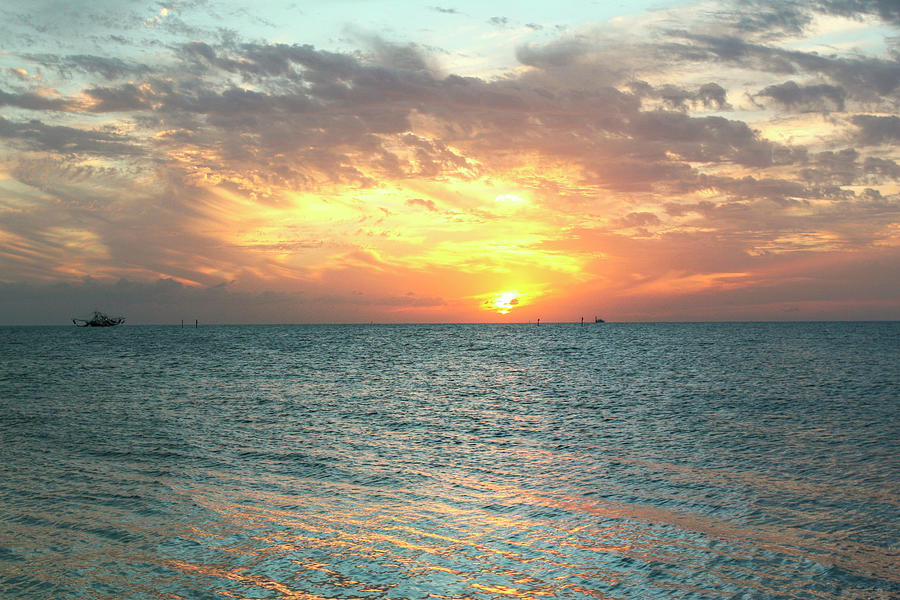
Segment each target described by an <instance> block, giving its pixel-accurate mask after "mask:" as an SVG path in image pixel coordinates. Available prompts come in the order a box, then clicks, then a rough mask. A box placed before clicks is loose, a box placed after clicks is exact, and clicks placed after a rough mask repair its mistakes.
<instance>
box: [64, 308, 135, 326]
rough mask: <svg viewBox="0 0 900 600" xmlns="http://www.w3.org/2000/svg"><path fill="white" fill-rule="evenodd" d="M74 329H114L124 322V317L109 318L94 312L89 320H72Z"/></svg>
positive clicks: (97, 311)
mask: <svg viewBox="0 0 900 600" xmlns="http://www.w3.org/2000/svg"><path fill="white" fill-rule="evenodd" d="M72 322H73V323H74V324H75V326H76V327H115V326H116V325H121V324H122V323H124V322H125V317H110V316H109V315H107V314H105V313H102V312H100V311H99V310H95V311H94V314H93V315H92V316H91V318H90V319H72Z"/></svg>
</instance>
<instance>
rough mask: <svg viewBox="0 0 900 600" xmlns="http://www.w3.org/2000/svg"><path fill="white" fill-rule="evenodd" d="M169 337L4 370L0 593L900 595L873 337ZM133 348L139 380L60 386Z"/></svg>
mask: <svg viewBox="0 0 900 600" xmlns="http://www.w3.org/2000/svg"><path fill="white" fill-rule="evenodd" d="M809 327H813V326H809ZM148 331H149V333H147V332H136V331H129V330H122V331H118V332H115V333H114V335H116V336H124V337H123V341H122V343H121V344H120V347H119V348H118V349H116V348H115V344H110V343H109V340H107V342H106V343H104V344H93V345H87V344H84V341H83V340H80V339H78V338H72V339H71V340H70V343H69V346H66V347H65V348H63V349H62V350H58V352H57V354H58V360H56V361H53V360H48V359H47V357H46V355H38V354H34V355H29V354H28V352H27V351H26V352H25V353H22V352H18V353H16V354H15V355H13V354H10V355H9V356H11V357H12V358H11V359H10V360H9V361H8V365H7V363H3V364H2V365H0V369H4V368H8V369H9V372H10V373H16V374H17V375H16V377H17V378H22V377H24V379H22V380H21V383H17V384H16V385H12V384H10V383H9V382H10V381H13V379H12V378H11V377H7V378H6V379H4V378H3V377H0V392H2V393H0V407H2V411H3V412H2V415H0V416H2V417H3V418H2V419H0V429H2V431H0V433H2V435H3V440H4V444H3V445H2V446H0V453H2V454H0V459H2V460H0V590H4V591H5V590H14V591H15V594H16V596H14V597H17V598H26V599H38V598H40V599H43V598H60V599H67V600H68V599H82V598H90V599H92V600H93V599H100V600H106V599H110V600H112V599H114V598H115V599H121V598H125V599H127V600H149V599H156V598H183V599H193V598H222V597H225V598H286V599H294V598H307V599H312V598H391V599H402V598H458V599H496V598H535V599H541V598H551V597H553V598H593V599H596V598H602V599H606V600H625V599H632V598H641V599H644V598H649V599H653V598H660V599H662V598H665V599H670V598H676V599H677V598H685V599H689V598H690V599H695V598H747V597H752V598H757V597H760V598H768V597H772V598H792V599H798V598H817V599H823V600H848V599H849V600H852V599H859V600H863V599H865V600H873V599H875V600H881V598H885V599H886V598H892V597H900V575H898V573H900V569H898V568H897V567H898V562H900V557H898V553H897V550H896V548H897V547H898V543H900V531H898V528H897V520H896V517H897V508H898V504H900V500H898V498H900V488H898V481H900V478H898V477H897V473H900V468H898V460H897V458H896V457H895V452H893V450H895V441H896V440H895V435H893V434H895V433H896V425H897V415H896V398H895V397H891V396H890V394H889V392H888V391H887V390H891V389H894V390H895V389H897V388H898V386H900V382H898V381H897V376H898V375H897V370H896V369H894V368H893V366H895V364H896V363H894V362H892V360H893V359H888V360H884V361H883V362H882V363H879V362H878V357H885V356H886V357H890V356H892V355H891V354H890V352H891V349H890V348H892V347H893V346H890V345H889V344H885V345H884V346H883V347H880V350H879V351H876V349H875V348H874V347H873V344H874V342H873V340H876V339H877V331H881V330H877V331H875V330H871V331H868V332H866V333H865V335H862V334H860V335H859V336H858V339H857V342H856V343H857V346H856V347H855V349H854V348H843V347H830V346H828V345H827V344H828V342H827V340H826V341H822V339H821V338H820V337H816V336H815V335H813V333H810V332H811V331H813V332H814V328H813V329H809V328H806V329H804V328H801V329H799V330H791V331H788V332H787V333H785V334H784V335H783V336H782V337H781V338H780V339H778V340H774V341H772V342H771V344H770V343H769V341H768V340H769V338H770V337H772V336H773V335H775V334H777V332H774V333H773V331H771V330H769V329H766V335H759V333H760V332H759V331H757V330H755V329H754V328H753V327H750V328H749V330H748V331H749V333H748V332H747V331H745V332H744V333H741V332H742V331H744V330H741V329H735V330H728V335H729V336H730V337H729V340H730V343H729V344H728V345H713V346H710V345H708V344H707V345H702V344H700V343H699V342H700V341H704V340H707V339H708V338H709V337H710V335H711V334H714V333H716V331H717V330H716V328H715V327H706V328H705V329H702V331H699V332H698V331H696V330H694V329H691V328H689V327H687V328H681V329H679V328H669V327H667V326H653V327H650V326H647V327H644V328H638V329H630V328H628V327H625V326H623V327H619V328H616V327H607V328H603V329H597V328H594V329H590V328H571V329H564V328H554V327H550V326H548V327H546V328H545V327H544V326H542V327H541V329H540V331H536V330H535V329H526V328H518V329H517V328H477V327H473V328H466V327H457V328H440V327H422V328H407V329H404V328H386V329H383V330H382V329H378V328H371V329H362V328H361V329H353V328H349V329H348V328H343V329H342V328H256V329H254V328H246V329H243V328H235V329H232V330H228V329H227V328H222V329H220V330H217V329H215V328H210V329H208V330H206V331H204V330H197V331H196V332H192V333H191V334H190V335H192V336H197V338H196V339H194V338H190V339H182V338H175V337H174V336H175V335H183V334H182V333H180V332H170V331H168V330H162V329H161V330H159V331H156V330H148ZM363 332H364V333H365V335H362V333H363ZM754 332H755V333H754ZM138 333H140V335H138ZM719 333H721V332H719ZM742 335H743V336H744V337H745V338H746V339H747V340H751V339H752V345H751V344H749V342H748V343H746V344H742V343H741V339H743V338H742V337H741V336H742ZM128 336H133V337H130V338H128V339H125V338H127V337H128ZM154 336H156V337H154ZM804 336H806V337H804ZM61 339H62V340H63V342H65V339H66V338H65V337H62V338H61ZM192 340H193V341H192ZM356 341H358V342H359V343H360V344H363V345H361V346H360V345H356V346H354V343H356ZM63 342H60V340H59V339H56V340H54V341H53V344H60V343H63ZM42 343H45V345H46V344H49V343H50V342H48V341H47V340H44V342H42ZM842 343H846V340H845V341H844V342H842ZM178 344H181V346H178ZM767 344H769V345H768V346H766V345H767ZM817 344H819V345H818V346H817ZM822 344H825V346H821V345H822ZM760 345H763V346H766V348H763V349H760ZM792 346H793V347H795V348H797V350H798V353H797V356H802V357H803V359H802V360H803V361H812V362H814V363H817V364H818V366H817V367H816V368H815V372H816V378H815V380H812V379H810V378H808V377H807V378H806V379H804V378H802V377H798V378H797V379H796V380H795V379H792V378H790V377H781V376H777V377H776V376H775V375H773V376H772V378H770V379H765V380H760V378H759V373H775V372H776V370H773V366H772V365H773V364H775V363H777V366H778V369H780V371H778V372H779V373H780V372H783V371H785V370H786V371H788V372H795V373H799V372H800V371H801V369H802V368H803V367H804V364H805V363H804V364H801V363H800V362H791V361H792V360H793V359H792V356H793V355H792V354H791V353H790V352H788V350H786V349H789V348H791V347H792ZM798 346H799V347H798ZM25 347H26V348H29V347H32V346H30V345H28V344H26V345H25ZM123 348H127V349H128V350H127V355H128V357H130V358H129V360H131V361H132V362H133V366H134V369H133V371H132V372H131V373H132V374H130V375H129V378H123V379H114V380H110V379H109V378H107V377H100V376H98V377H96V378H93V379H91V378H92V377H93V374H94V371H92V370H87V375H85V377H86V378H88V380H84V381H80V382H78V384H77V385H76V384H74V383H73V382H72V381H71V379H70V378H69V377H68V374H69V372H70V370H71V364H70V363H71V362H72V361H78V360H82V361H83V362H85V363H86V364H104V363H106V362H108V361H109V360H110V357H109V353H113V354H115V355H116V356H119V355H120V354H122V353H124V352H125V350H123ZM173 348H175V349H176V350H177V351H176V350H172V349H173ZM321 348H325V349H327V352H326V351H320V350H321ZM398 348H409V349H410V350H409V352H406V351H403V352H400V353H399V354H398ZM512 349H514V351H513V350H512ZM766 352H769V354H767V353H766ZM895 352H896V351H895ZM79 353H82V354H79ZM676 354H677V355H678V356H679V357H680V358H678V359H677V360H675V359H670V358H669V357H671V356H675V355H676ZM825 355H828V356H832V357H833V356H838V357H841V360H843V361H844V363H846V364H847V365H849V367H852V368H849V367H848V372H852V373H857V374H858V377H859V381H857V382H856V385H855V386H854V385H849V384H848V383H847V381H846V379H847V378H846V377H845V376H842V377H841V378H838V377H837V376H836V375H835V376H832V375H829V373H831V371H828V370H827V369H824V370H823V369H822V368H821V367H822V365H823V364H824V363H823V361H824V358H823V356H825ZM863 355H866V356H870V357H876V358H875V359H874V360H870V361H868V362H865V361H862V362H861V361H860V360H859V359H858V357H859V356H863ZM54 356H56V355H54ZM769 356H772V357H773V358H772V359H771V361H772V364H767V363H766V361H767V360H769V359H768V358H767V357H769ZM73 357H74V358H73ZM79 357H80V358H79ZM705 358H709V360H708V361H707V362H706V363H703V361H702V360H701V359H705ZM798 360H799V359H798ZM683 363H684V364H688V363H690V364H691V365H694V366H693V367H691V368H692V370H691V371H690V372H682V371H683V370H680V368H681V367H683V366H684V364H683ZM700 364H706V365H708V366H705V367H703V368H700V367H697V366H696V365H700ZM262 365H265V368H264V367H263V366H262ZM879 365H880V366H879ZM704 369H705V370H704ZM0 373H2V371H0ZM22 374H25V375H22ZM16 381H17V382H18V381H20V380H19V379H16ZM796 382H800V383H796ZM834 390H841V394H842V396H841V399H840V402H837V401H834V402H831V401H830V399H831V398H832V395H833V394H834V393H835V392H834ZM848 390H849V391H848ZM853 390H857V391H856V392H854V391H853ZM873 390H876V391H874V392H873ZM877 390H881V392H877ZM879 393H880V394H881V395H878V394H879ZM785 398H789V399H790V402H788V401H786V400H785Z"/></svg>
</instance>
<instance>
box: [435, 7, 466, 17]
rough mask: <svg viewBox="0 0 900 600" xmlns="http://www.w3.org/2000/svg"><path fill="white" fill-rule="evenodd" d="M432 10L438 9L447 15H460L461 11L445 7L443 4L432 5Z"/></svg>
mask: <svg viewBox="0 0 900 600" xmlns="http://www.w3.org/2000/svg"><path fill="white" fill-rule="evenodd" d="M431 10H433V11H437V12H439V13H444V14H445V15H458V14H460V12H459V11H458V10H456V9H455V8H444V7H442V6H432V7H431Z"/></svg>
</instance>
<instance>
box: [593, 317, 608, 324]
mask: <svg viewBox="0 0 900 600" xmlns="http://www.w3.org/2000/svg"><path fill="white" fill-rule="evenodd" d="M594 323H606V321H604V320H603V319H601V318H600V317H594Z"/></svg>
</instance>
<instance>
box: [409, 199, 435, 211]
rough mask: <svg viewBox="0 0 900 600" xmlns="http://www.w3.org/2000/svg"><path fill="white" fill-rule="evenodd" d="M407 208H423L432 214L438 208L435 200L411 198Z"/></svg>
mask: <svg viewBox="0 0 900 600" xmlns="http://www.w3.org/2000/svg"><path fill="white" fill-rule="evenodd" d="M406 205H407V206H421V207H423V208H425V209H427V210H430V211H432V212H434V211H436V210H437V207H436V206H435V205H434V200H425V199H424V198H410V199H409V200H407V201H406Z"/></svg>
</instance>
